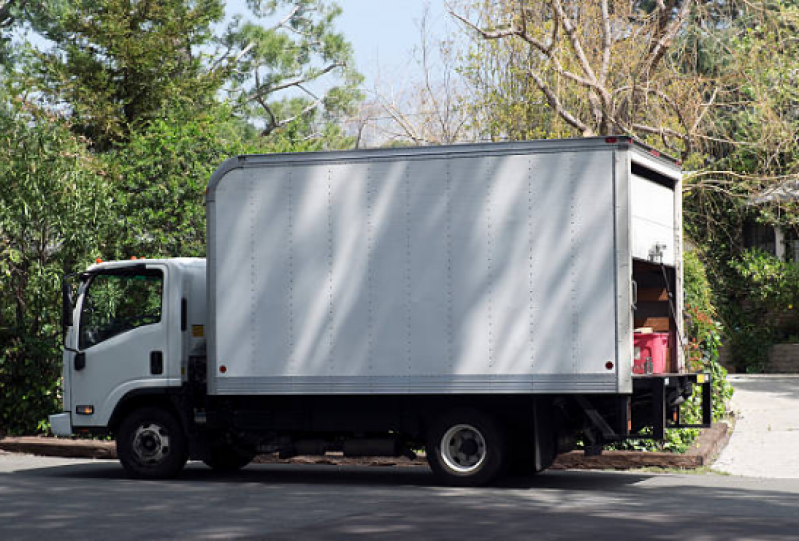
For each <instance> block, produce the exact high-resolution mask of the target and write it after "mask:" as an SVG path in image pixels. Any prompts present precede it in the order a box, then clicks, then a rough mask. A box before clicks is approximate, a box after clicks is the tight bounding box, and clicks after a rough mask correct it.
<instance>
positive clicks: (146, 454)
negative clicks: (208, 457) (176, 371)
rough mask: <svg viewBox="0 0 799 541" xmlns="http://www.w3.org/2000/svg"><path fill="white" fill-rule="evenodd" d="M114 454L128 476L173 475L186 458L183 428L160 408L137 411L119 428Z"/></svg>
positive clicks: (147, 477) (161, 476)
mask: <svg viewBox="0 0 799 541" xmlns="http://www.w3.org/2000/svg"><path fill="white" fill-rule="evenodd" d="M117 456H118V457H119V461H120V462H121V463H122V466H123V467H124V468H125V471H126V472H127V473H128V475H130V476H131V477H134V478H137V479H166V478H170V477H175V476H176V475H177V474H179V473H180V471H181V470H182V469H183V467H184V466H185V465H186V460H188V445H187V442H186V436H185V434H184V433H183V427H182V426H181V424H180V422H179V421H178V420H177V419H176V418H175V416H174V415H172V414H171V413H169V412H168V411H165V410H163V409H160V408H143V409H140V410H136V411H134V412H132V413H131V414H130V415H128V417H127V418H126V419H125V420H124V421H123V422H122V424H121V425H120V427H119V431H118V433H117Z"/></svg>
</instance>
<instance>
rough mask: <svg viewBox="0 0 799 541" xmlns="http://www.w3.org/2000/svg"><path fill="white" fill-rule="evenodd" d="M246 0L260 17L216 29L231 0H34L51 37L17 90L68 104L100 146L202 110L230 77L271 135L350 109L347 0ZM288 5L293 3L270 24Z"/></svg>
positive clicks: (56, 105)
mask: <svg viewBox="0 0 799 541" xmlns="http://www.w3.org/2000/svg"><path fill="white" fill-rule="evenodd" d="M248 6H249V8H250V12H251V16H252V19H249V20H247V21H244V19H242V18H241V17H238V18H236V19H235V21H234V22H233V23H232V24H231V25H230V26H229V27H228V28H227V30H226V31H224V32H222V33H221V34H220V33H219V32H217V33H218V34H220V35H216V34H215V33H214V31H215V25H218V24H219V23H221V22H222V19H223V16H224V3H223V2H222V0H139V1H135V0H123V1H120V0H77V1H75V2H68V1H65V0H58V1H55V0H54V1H53V2H48V3H40V4H36V7H35V8H30V12H31V15H30V21H31V25H32V27H33V28H34V29H35V30H36V31H38V32H39V33H40V34H41V35H42V36H43V37H44V38H46V39H47V40H49V42H50V43H52V47H49V48H44V49H42V47H41V46H40V47H39V48H35V47H31V50H30V53H29V57H28V61H27V62H26V63H25V65H24V66H23V67H22V68H21V76H20V77H19V78H18V81H17V85H16V88H17V92H19V93H20V94H21V95H24V96H28V97H29V98H30V99H34V98H35V99H39V101H40V103H41V105H42V106H44V107H46V108H48V109H49V110H51V111H53V112H56V111H57V112H59V113H61V114H67V115H68V116H69V118H70V121H71V125H72V127H73V130H74V131H75V132H76V133H78V134H80V135H83V136H85V137H87V138H88V139H89V140H90V141H91V142H92V144H93V148H94V149H95V150H97V151H100V152H104V151H107V150H109V149H111V148H113V147H114V146H118V145H121V144H124V143H125V142H127V141H128V139H129V136H130V134H131V133H132V131H133V130H135V129H137V127H138V126H140V125H143V124H146V123H147V122H149V121H151V120H154V119H157V118H164V117H166V116H168V115H169V114H170V113H169V110H170V109H173V108H175V107H177V108H180V109H181V110H187V108H189V107H193V108H194V110H195V111H202V110H203V109H205V108H207V107H209V106H211V105H213V104H214V103H215V102H216V101H218V98H219V97H220V92H221V91H222V90H223V89H224V91H225V92H226V93H227V95H228V97H229V98H231V101H232V102H233V103H235V105H236V111H237V114H239V115H240V116H241V117H242V118H244V119H245V120H246V121H248V122H250V123H253V124H254V125H256V126H258V127H259V129H260V130H261V133H262V135H264V136H268V135H271V134H272V133H273V132H275V131H276V130H279V129H282V128H284V127H286V126H288V125H289V124H291V123H292V122H294V121H301V122H305V123H306V125H309V126H314V127H319V126H323V125H324V122H325V121H328V122H329V121H331V120H333V118H334V117H335V116H336V115H338V114H340V113H341V112H343V111H346V110H348V108H349V107H351V105H352V103H353V101H354V100H355V99H356V98H357V97H358V93H357V91H356V88H355V87H356V85H357V84H358V83H359V81H360V76H359V75H358V74H357V73H356V72H355V71H354V70H353V69H352V68H351V67H350V66H349V63H350V59H351V50H350V46H349V44H348V43H347V42H346V40H345V39H344V37H343V36H342V35H341V34H339V33H337V32H335V30H334V28H333V22H334V20H335V18H336V17H337V16H338V14H339V13H340V9H339V8H338V7H336V6H335V5H332V4H330V5H328V4H327V3H326V2H325V1H323V0H295V1H291V2H290V1H287V0H285V1H284V0H269V1H267V0H249V1H248ZM281 8H285V10H286V13H284V14H282V16H280V19H279V21H278V22H277V23H276V24H271V25H270V24H268V21H270V20H271V19H272V18H274V17H276V16H278V10H279V9H281ZM331 77H335V78H333V79H331ZM335 83H338V84H335ZM314 84H317V85H321V86H320V88H315V87H314ZM300 96H303V97H304V98H303V99H304V101H303V102H302V107H301V108H299V109H298V110H297V108H296V104H297V103H298V99H299V97H300ZM283 100H286V102H285V103H282V104H281V102H283Z"/></svg>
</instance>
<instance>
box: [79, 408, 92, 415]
mask: <svg viewBox="0 0 799 541" xmlns="http://www.w3.org/2000/svg"><path fill="white" fill-rule="evenodd" d="M75 411H76V412H77V413H78V415H93V414H94V406H78V407H77V408H75Z"/></svg>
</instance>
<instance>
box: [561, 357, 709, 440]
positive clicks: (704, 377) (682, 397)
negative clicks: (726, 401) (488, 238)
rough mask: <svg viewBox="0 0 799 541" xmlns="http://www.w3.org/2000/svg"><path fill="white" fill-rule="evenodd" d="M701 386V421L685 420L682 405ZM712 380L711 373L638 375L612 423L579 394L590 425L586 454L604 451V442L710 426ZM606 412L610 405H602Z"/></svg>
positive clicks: (641, 437)
mask: <svg viewBox="0 0 799 541" xmlns="http://www.w3.org/2000/svg"><path fill="white" fill-rule="evenodd" d="M697 386H698V387H699V390H698V392H699V393H700V395H699V396H700V400H701V415H702V420H701V422H700V423H687V422H684V421H683V419H682V416H681V411H680V409H681V406H682V404H684V403H685V402H687V401H688V400H690V399H691V397H692V396H693V394H694V393H695V389H696V387H697ZM712 397H713V380H712V377H711V375H710V374H703V373H692V374H653V375H646V376H635V377H634V378H633V393H632V395H631V396H627V397H621V398H620V402H619V404H618V416H617V417H616V419H615V420H616V422H615V423H611V422H609V421H608V419H607V418H606V415H602V413H600V409H599V408H597V407H596V404H594V403H593V402H592V401H591V400H590V399H589V398H587V397H577V402H578V404H579V406H580V408H581V409H582V410H583V413H584V415H585V418H586V419H587V420H588V423H589V425H590V426H588V427H586V429H585V430H584V434H585V435H586V442H585V443H586V446H585V453H586V455H599V454H601V451H602V447H603V445H607V444H610V443H614V442H618V441H622V440H629V439H652V440H662V439H663V438H664V437H665V434H666V429H667V428H710V426H711V423H712V421H713V398H712ZM603 410H604V412H605V413H607V408H603ZM614 425H615V426H614Z"/></svg>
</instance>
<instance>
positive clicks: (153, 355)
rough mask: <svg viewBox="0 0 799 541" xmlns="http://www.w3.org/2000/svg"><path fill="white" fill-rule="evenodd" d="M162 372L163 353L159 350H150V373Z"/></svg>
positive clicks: (155, 374) (157, 373)
mask: <svg viewBox="0 0 799 541" xmlns="http://www.w3.org/2000/svg"><path fill="white" fill-rule="evenodd" d="M163 373H164V354H163V353H162V352H160V351H151V352H150V374H152V375H154V376H157V375H159V374H163Z"/></svg>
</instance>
